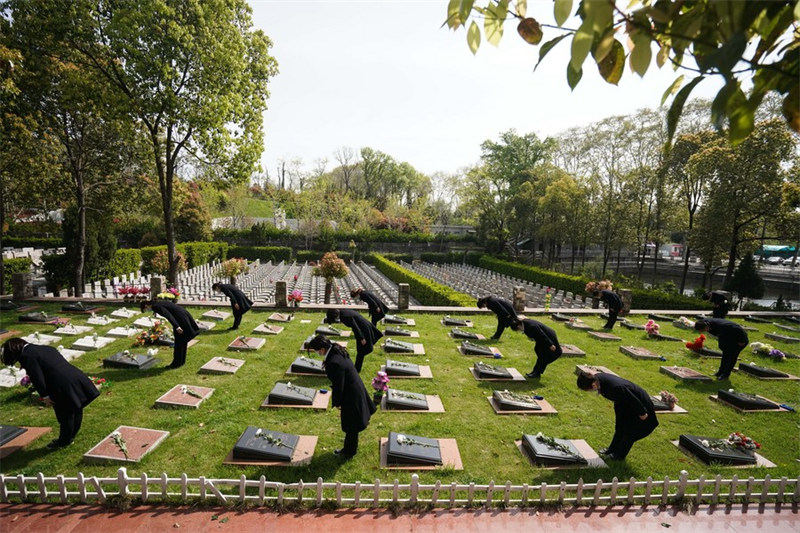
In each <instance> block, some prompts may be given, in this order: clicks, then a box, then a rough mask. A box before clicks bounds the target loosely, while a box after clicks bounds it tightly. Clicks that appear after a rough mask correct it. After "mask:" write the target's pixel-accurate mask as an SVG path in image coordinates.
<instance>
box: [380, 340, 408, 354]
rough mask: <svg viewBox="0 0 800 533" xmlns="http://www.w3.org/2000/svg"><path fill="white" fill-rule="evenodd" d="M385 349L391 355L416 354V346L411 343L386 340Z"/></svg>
mask: <svg viewBox="0 0 800 533" xmlns="http://www.w3.org/2000/svg"><path fill="white" fill-rule="evenodd" d="M383 349H384V350H385V351H386V352H389V353H414V345H413V344H412V343H410V342H403V341H398V340H395V339H386V342H384V343H383Z"/></svg>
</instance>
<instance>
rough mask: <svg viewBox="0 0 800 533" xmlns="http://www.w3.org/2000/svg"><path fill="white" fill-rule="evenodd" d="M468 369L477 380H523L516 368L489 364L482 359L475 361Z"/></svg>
mask: <svg viewBox="0 0 800 533" xmlns="http://www.w3.org/2000/svg"><path fill="white" fill-rule="evenodd" d="M469 371H470V373H471V374H472V377H474V378H475V379H477V380H478V381H525V377H524V376H523V375H522V374H521V373H520V372H519V370H517V369H516V368H511V367H505V366H497V365H489V364H486V363H484V362H482V361H477V362H476V363H475V364H474V365H473V366H471V367H470V369H469Z"/></svg>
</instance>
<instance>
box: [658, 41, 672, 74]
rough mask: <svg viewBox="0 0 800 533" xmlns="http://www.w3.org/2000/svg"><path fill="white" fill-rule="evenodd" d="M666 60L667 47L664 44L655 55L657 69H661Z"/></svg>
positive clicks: (667, 55) (667, 56) (667, 54)
mask: <svg viewBox="0 0 800 533" xmlns="http://www.w3.org/2000/svg"><path fill="white" fill-rule="evenodd" d="M668 58H669V46H667V45H665V44H664V45H661V48H659V49H658V53H656V65H658V68H661V67H663V66H664V63H666V62H667V59H668Z"/></svg>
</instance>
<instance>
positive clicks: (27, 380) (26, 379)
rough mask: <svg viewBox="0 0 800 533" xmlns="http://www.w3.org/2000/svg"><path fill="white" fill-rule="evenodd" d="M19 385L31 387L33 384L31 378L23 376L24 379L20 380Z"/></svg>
mask: <svg viewBox="0 0 800 533" xmlns="http://www.w3.org/2000/svg"><path fill="white" fill-rule="evenodd" d="M19 384H20V385H22V386H23V387H29V386H30V384H31V378H30V377H29V376H22V379H21V380H19Z"/></svg>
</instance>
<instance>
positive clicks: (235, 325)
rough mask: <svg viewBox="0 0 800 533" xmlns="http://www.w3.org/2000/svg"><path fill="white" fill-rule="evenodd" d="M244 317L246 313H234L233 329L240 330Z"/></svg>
mask: <svg viewBox="0 0 800 533" xmlns="http://www.w3.org/2000/svg"><path fill="white" fill-rule="evenodd" d="M243 316H244V313H243V312H242V311H236V310H234V311H233V325H232V326H231V329H239V324H241V323H242V317H243Z"/></svg>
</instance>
